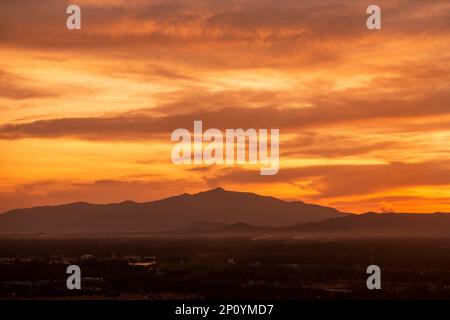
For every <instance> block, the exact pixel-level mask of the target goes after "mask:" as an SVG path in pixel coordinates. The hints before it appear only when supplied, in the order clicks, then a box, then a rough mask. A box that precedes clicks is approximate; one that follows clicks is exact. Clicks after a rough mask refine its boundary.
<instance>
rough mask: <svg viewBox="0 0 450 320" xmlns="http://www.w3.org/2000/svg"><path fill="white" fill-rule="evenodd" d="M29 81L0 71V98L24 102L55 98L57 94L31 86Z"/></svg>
mask: <svg viewBox="0 0 450 320" xmlns="http://www.w3.org/2000/svg"><path fill="white" fill-rule="evenodd" d="M31 82H32V81H31V80H29V79H25V78H24V77H21V76H17V75H15V74H12V73H9V72H6V71H4V70H0V97H2V98H7V99H13V100H25V99H35V98H49V97H57V96H58V95H59V94H58V93H57V92H55V91H53V90H51V89H44V88H40V87H38V86H36V85H33V84H31Z"/></svg>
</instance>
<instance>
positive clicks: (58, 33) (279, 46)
mask: <svg viewBox="0 0 450 320" xmlns="http://www.w3.org/2000/svg"><path fill="white" fill-rule="evenodd" d="M372 3H376V4H378V5H379V6H380V7H381V10H382V29H381V30H374V31H370V30H368V29H367V28H366V18H367V16H368V15H367V13H366V8H367V6H368V5H369V4H372ZM69 4H78V5H79V6H80V7H81V17H82V18H81V20H82V29H81V30H68V29H67V28H66V18H67V15H66V13H65V11H66V7H67V5H69ZM0 57H1V59H0V212H3V211H6V210H8V209H11V208H17V207H30V206H36V205H45V204H60V203H67V202H75V201H88V202H95V203H105V202H119V201H123V200H128V199H130V200H136V201H149V200H155V199H160V198H163V197H166V196H170V195H176V194H181V193H184V192H188V193H194V192H198V191H202V190H206V189H210V188H214V187H217V186H221V187H223V188H225V189H230V190H237V191H251V192H256V193H260V194H264V195H271V196H275V197H278V198H281V199H285V200H302V201H305V202H311V203H317V204H321V205H327V206H332V207H335V208H337V209H339V210H343V211H347V212H355V213H361V212H367V211H380V212H383V211H395V212H433V211H450V157H449V155H450V2H449V1H448V0H442V1H441V0H434V1H423V0H417V1H413V0H411V1H395V0H394V1H376V2H374V1H313V0H310V1H291V0H281V1H280V0H272V1H265V0H254V1H250V0H234V1H233V0H186V1H183V0H180V1H169V0H167V1H166V0H163V1H143V0H131V1H130V0H127V1H126V0H100V1H99V0H95V1H94V0H73V1H70V2H68V1H62V0H40V1H36V0H1V1H0ZM194 120H202V121H203V126H204V128H205V129H206V128H219V129H221V130H224V129H226V128H243V129H247V128H256V129H258V128H268V129H270V128H279V129H280V156H281V158H280V170H279V172H278V174H276V175H273V176H261V175H260V172H259V165H256V166H255V165H245V166H237V165H234V166H230V165H213V166H209V167H208V166H204V165H181V166H175V165H174V164H172V162H171V158H170V154H171V149H172V147H173V144H172V143H171V142H170V134H171V132H172V131H173V130H175V129H177V128H187V129H188V130H190V131H192V130H193V121H194Z"/></svg>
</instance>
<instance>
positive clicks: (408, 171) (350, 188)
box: [204, 161, 450, 200]
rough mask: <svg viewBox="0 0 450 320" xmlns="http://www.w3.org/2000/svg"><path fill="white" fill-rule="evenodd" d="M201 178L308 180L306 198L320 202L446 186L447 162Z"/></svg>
mask: <svg viewBox="0 0 450 320" xmlns="http://www.w3.org/2000/svg"><path fill="white" fill-rule="evenodd" d="M204 178H205V180H206V181H207V182H208V184H209V185H217V184H221V183H222V184H223V183H234V184H242V185H244V184H271V183H278V182H284V183H289V182H292V183H293V182H298V181H310V182H312V185H314V188H315V189H316V191H317V195H316V196H311V197H310V198H311V199H315V200H320V199H327V198H337V197H345V196H355V195H367V194H371V193H374V192H380V191H388V190H395V189H398V188H403V187H417V186H446V185H448V184H449V181H450V162H449V161H429V162H421V163H403V162H393V163H389V164H379V165H327V166H322V165H321V166H309V167H294V168H292V167H291V168H280V171H279V172H278V174H277V175H274V176H266V177H260V176H258V171H257V170H255V171H253V170H244V169H233V170H231V169H224V170H223V171H222V172H219V173H217V174H216V175H215V176H211V175H208V176H205V177H204Z"/></svg>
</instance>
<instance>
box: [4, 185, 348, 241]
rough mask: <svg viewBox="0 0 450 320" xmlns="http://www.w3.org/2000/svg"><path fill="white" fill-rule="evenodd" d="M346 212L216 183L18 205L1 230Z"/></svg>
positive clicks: (122, 227) (263, 220)
mask: <svg viewBox="0 0 450 320" xmlns="http://www.w3.org/2000/svg"><path fill="white" fill-rule="evenodd" d="M341 216H344V214H343V213H341V212H339V211H337V210H335V209H333V208H328V207H322V206H318V205H313V204H306V203H303V202H300V201H294V202H286V201H282V200H280V199H276V198H273V197H266V196H261V195H257V194H254V193H247V192H233V191H226V190H224V189H221V188H216V189H213V190H209V191H206V192H200V193H197V194H193V195H191V194H183V195H180V196H175V197H170V198H166V199H162V200H158V201H152V202H145V203H137V202H132V201H126V202H122V203H115V204H90V203H85V202H78V203H71V204H66V205H58V206H44V207H35V208H29V209H15V210H11V211H8V212H6V213H4V214H2V215H0V233H2V234H10V233H12V234H17V233H129V232H146V231H162V230H173V229H180V228H184V227H186V226H188V225H190V224H192V223H197V222H198V221H212V222H213V223H219V224H220V223H225V224H233V223H237V222H243V223H247V224H251V225H265V226H270V227H280V226H285V225H292V224H296V223H306V222H315V221H321V220H324V219H328V218H332V217H341Z"/></svg>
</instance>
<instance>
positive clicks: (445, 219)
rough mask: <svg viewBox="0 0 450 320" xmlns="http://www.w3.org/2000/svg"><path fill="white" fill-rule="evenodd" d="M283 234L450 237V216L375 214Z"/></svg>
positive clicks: (307, 225) (289, 229) (305, 225)
mask: <svg viewBox="0 0 450 320" xmlns="http://www.w3.org/2000/svg"><path fill="white" fill-rule="evenodd" d="M278 231H281V232H283V233H286V232H296V233H299V234H304V235H307V234H320V235H322V236H323V235H336V236H346V237H361V236H380V237H383V236H386V237H390V236H395V237H400V236H405V237H425V238H430V237H432V238H439V237H444V238H448V237H450V213H427V214H418V213H374V212H369V213H365V214H361V215H356V214H355V215H348V216H345V217H341V218H330V219H326V220H323V221H320V222H312V223H302V224H297V225H294V226H288V227H284V228H281V230H278Z"/></svg>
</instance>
